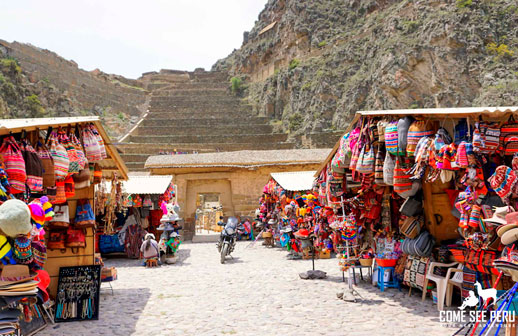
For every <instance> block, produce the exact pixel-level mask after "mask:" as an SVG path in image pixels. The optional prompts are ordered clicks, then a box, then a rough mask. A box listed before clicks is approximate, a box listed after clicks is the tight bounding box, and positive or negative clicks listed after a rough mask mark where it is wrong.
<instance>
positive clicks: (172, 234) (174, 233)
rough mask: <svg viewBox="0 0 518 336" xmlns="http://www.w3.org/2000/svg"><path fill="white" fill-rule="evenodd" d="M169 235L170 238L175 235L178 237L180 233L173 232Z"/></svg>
mask: <svg viewBox="0 0 518 336" xmlns="http://www.w3.org/2000/svg"><path fill="white" fill-rule="evenodd" d="M169 237H171V238H176V237H180V235H179V234H178V232H173V233H171V234H170V235H169Z"/></svg>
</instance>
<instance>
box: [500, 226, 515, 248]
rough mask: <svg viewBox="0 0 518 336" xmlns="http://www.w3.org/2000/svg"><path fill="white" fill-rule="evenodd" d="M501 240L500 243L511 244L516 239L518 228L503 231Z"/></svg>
mask: <svg viewBox="0 0 518 336" xmlns="http://www.w3.org/2000/svg"><path fill="white" fill-rule="evenodd" d="M501 240H502V244H504V245H509V244H512V243H514V242H515V241H517V240H518V228H515V229H510V230H508V231H507V232H505V233H504V234H502V237H501Z"/></svg>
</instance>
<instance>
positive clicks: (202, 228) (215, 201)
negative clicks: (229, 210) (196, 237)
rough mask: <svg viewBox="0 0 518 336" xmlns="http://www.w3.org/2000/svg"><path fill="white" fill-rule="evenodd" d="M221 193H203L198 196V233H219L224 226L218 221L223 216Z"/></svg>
mask: <svg viewBox="0 0 518 336" xmlns="http://www.w3.org/2000/svg"><path fill="white" fill-rule="evenodd" d="M220 196H221V194H220V193H203V194H197V196H196V234H204V235H206V234H208V235H210V234H214V235H219V233H220V232H221V230H222V227H221V226H219V225H218V224H217V223H218V222H219V221H220V217H223V216H224V215H223V205H222V204H221V197H220Z"/></svg>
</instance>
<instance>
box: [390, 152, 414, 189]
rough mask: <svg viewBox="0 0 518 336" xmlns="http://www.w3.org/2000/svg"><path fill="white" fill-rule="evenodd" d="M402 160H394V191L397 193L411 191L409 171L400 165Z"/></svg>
mask: <svg viewBox="0 0 518 336" xmlns="http://www.w3.org/2000/svg"><path fill="white" fill-rule="evenodd" d="M401 160H402V158H396V165H395V168H394V191H395V192H397V193H398V194H399V193H402V192H405V191H408V190H410V189H412V181H411V180H410V176H411V175H410V174H409V172H408V171H409V170H408V169H407V168H406V167H404V166H403V165H402V164H401V162H400V161H401Z"/></svg>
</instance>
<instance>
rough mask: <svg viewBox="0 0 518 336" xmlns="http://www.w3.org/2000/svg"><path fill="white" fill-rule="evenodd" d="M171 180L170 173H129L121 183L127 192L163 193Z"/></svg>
mask: <svg viewBox="0 0 518 336" xmlns="http://www.w3.org/2000/svg"><path fill="white" fill-rule="evenodd" d="M172 180H173V176H172V175H156V176H134V175H130V176H129V179H128V180H127V181H124V182H123V184H122V188H123V189H122V190H123V191H124V192H125V193H127V194H159V195H161V194H163V193H164V192H165V191H166V190H167V187H169V185H170V184H171V182H172Z"/></svg>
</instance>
